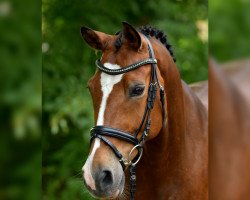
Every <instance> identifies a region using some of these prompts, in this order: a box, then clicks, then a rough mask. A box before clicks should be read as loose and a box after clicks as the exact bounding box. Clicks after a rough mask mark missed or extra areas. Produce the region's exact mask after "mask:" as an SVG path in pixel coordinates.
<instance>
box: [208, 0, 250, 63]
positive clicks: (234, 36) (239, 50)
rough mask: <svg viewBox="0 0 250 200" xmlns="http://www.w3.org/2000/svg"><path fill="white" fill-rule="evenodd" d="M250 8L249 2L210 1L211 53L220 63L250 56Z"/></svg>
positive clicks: (232, 0) (235, 0) (233, 0)
mask: <svg viewBox="0 0 250 200" xmlns="http://www.w3.org/2000/svg"><path fill="white" fill-rule="evenodd" d="M249 7H250V2H249V1H238V0H229V1H228V2H227V3H226V4H225V2H224V1H217V0H210V1H209V8H210V11H209V51H210V53H212V55H213V56H215V58H216V59H218V61H221V62H223V61H229V60H235V59H239V58H245V57H249V56H250V53H249V43H250V40H249V35H250V12H249Z"/></svg>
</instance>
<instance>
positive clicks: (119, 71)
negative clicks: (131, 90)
mask: <svg viewBox="0 0 250 200" xmlns="http://www.w3.org/2000/svg"><path fill="white" fill-rule="evenodd" d="M156 63H157V60H156V59H152V58H148V59H145V60H141V61H139V62H136V63H134V64H131V65H128V66H126V67H123V68H121V69H108V68H107V67H105V66H104V65H103V64H102V63H101V61H100V59H98V60H96V62H95V64H96V66H97V67H98V69H99V70H101V71H102V72H105V73H106V74H109V75H118V74H124V73H127V72H129V71H132V70H135V69H137V68H139V67H140V66H143V65H147V64H156Z"/></svg>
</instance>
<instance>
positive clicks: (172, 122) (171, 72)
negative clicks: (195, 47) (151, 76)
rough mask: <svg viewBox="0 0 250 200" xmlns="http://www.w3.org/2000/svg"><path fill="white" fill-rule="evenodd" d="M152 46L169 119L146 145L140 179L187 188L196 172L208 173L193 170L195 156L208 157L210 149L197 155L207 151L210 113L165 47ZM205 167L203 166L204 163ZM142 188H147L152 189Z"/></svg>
mask: <svg viewBox="0 0 250 200" xmlns="http://www.w3.org/2000/svg"><path fill="white" fill-rule="evenodd" d="M152 45H153V46H154V49H156V50H155V54H156V58H157V60H158V67H159V70H160V74H161V77H162V78H163V80H164V88H165V95H166V99H167V100H166V101H167V102H166V104H165V105H167V106H166V107H165V109H166V113H167V117H166V119H165V122H164V123H163V124H164V126H163V127H162V129H161V131H160V132H159V134H158V136H157V137H156V138H154V139H152V140H150V141H148V142H146V144H145V148H144V156H143V157H142V160H141V162H140V164H139V166H138V168H139V169H138V172H139V173H140V175H139V176H145V174H147V178H148V179H149V180H150V182H151V183H152V184H154V185H155V184H157V185H158V186H159V187H161V186H163V187H165V190H166V185H169V186H170V187H169V188H171V187H172V186H173V185H183V184H185V183H187V181H188V179H189V178H190V176H192V175H193V174H195V173H196V172H195V171H199V172H197V174H198V173H200V174H202V172H201V171H202V170H206V169H205V168H206V167H204V166H203V167H201V166H200V167H199V169H198V170H197V169H196V168H197V166H195V167H192V164H193V163H192V162H194V161H195V160H194V159H193V157H195V154H199V153H200V152H202V153H200V154H202V157H206V156H207V155H206V153H207V150H206V149H205V150H203V149H202V150H200V151H197V152H195V151H193V150H197V149H198V148H199V147H198V145H200V147H201V146H204V148H206V142H207V141H206V136H205V137H204V135H205V134H201V133H200V132H206V130H205V129H206V123H205V122H204V121H206V114H204V113H205V112H206V111H205V108H203V105H202V104H201V102H200V101H199V99H198V98H197V97H196V96H195V95H194V94H193V93H192V91H191V90H190V89H189V88H188V87H187V85H186V84H185V83H183V82H182V81H181V79H180V75H179V72H178V69H177V67H176V65H175V63H174V62H173V60H172V58H171V56H170V55H169V53H168V52H167V51H166V49H165V47H163V46H162V45H161V44H159V43H158V42H157V41H152ZM186 116H188V117H186ZM189 116H190V117H189ZM199 118H200V119H201V120H199ZM189 124H194V125H195V126H197V127H196V129H195V130H192V129H194V127H193V125H189ZM187 136H188V137H187ZM202 148H203V147H202ZM189 149H192V150H189ZM199 156H200V155H199ZM204 162H206V159H205V160H204ZM206 164H207V163H206ZM206 164H205V165H206ZM201 165H203V164H202V163H201ZM143 174H144V175H143ZM203 174H204V173H203ZM198 178H199V177H198V176H197V179H198ZM193 179H195V178H193ZM144 182H145V183H147V184H148V185H150V184H149V181H147V180H146V178H144ZM204 182H206V181H204ZM142 185H143V187H147V186H148V185H145V184H142ZM166 192H167V190H166ZM147 195H149V194H147Z"/></svg>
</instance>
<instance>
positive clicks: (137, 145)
mask: <svg viewBox="0 0 250 200" xmlns="http://www.w3.org/2000/svg"><path fill="white" fill-rule="evenodd" d="M145 39H146V41H147V44H148V51H149V56H150V57H149V58H147V59H145V60H141V61H139V62H137V63H134V64H131V65H129V66H126V67H123V68H121V69H108V68H106V67H105V66H104V65H103V64H102V63H101V61H100V60H99V59H98V60H97V61H96V66H97V67H98V69H99V70H100V71H102V72H104V73H106V74H109V75H118V74H124V73H127V72H129V71H132V70H135V69H137V68H139V67H141V66H144V65H147V64H151V78H150V84H149V88H148V97H147V104H146V108H145V111H144V114H143V117H142V120H141V123H140V125H139V127H138V129H137V131H136V132H135V133H134V134H131V133H127V132H124V131H122V130H118V129H115V128H111V127H106V126H94V127H93V128H92V129H91V131H90V132H91V142H92V141H93V139H94V138H99V139H100V140H102V141H103V142H104V143H105V144H106V145H108V146H109V147H110V148H111V149H112V151H113V152H114V154H115V155H116V157H117V158H118V159H119V162H120V163H121V165H122V167H123V170H125V169H126V168H127V167H128V166H129V168H130V199H134V195H135V190H136V188H135V187H136V164H137V163H138V162H139V160H140V158H141V156H142V153H143V146H144V144H145V140H146V137H147V136H148V134H149V130H150V114H151V110H152V109H153V107H154V102H155V98H156V94H157V86H158V87H159V88H160V101H161V104H162V118H163V120H164V116H165V108H164V88H163V87H162V85H161V84H160V81H159V79H158V75H157V71H156V64H157V60H156V58H155V55H154V50H153V48H152V45H151V43H150V41H149V39H148V38H147V37H146V36H145ZM144 123H145V127H144V130H143V131H142V127H143V125H144ZM141 131H142V135H141V137H140V138H138V134H139V133H140V132H141ZM106 136H109V137H114V138H118V139H121V140H124V141H126V142H129V143H131V144H133V145H134V147H133V148H132V149H131V151H130V153H129V156H128V158H124V156H123V155H122V154H121V153H120V151H119V150H118V149H117V148H116V147H115V145H114V144H112V142H111V141H110V140H108V139H107V138H106ZM136 149H137V150H138V154H137V156H136V157H135V158H134V159H133V160H131V155H132V153H133V152H134V151H135V150H136Z"/></svg>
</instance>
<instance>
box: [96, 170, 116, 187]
mask: <svg viewBox="0 0 250 200" xmlns="http://www.w3.org/2000/svg"><path fill="white" fill-rule="evenodd" d="M99 181H100V182H99V183H100V188H101V190H105V189H108V188H109V187H110V186H112V184H113V177H112V173H111V171H108V170H103V171H102V172H101V173H100V178H99Z"/></svg>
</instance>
